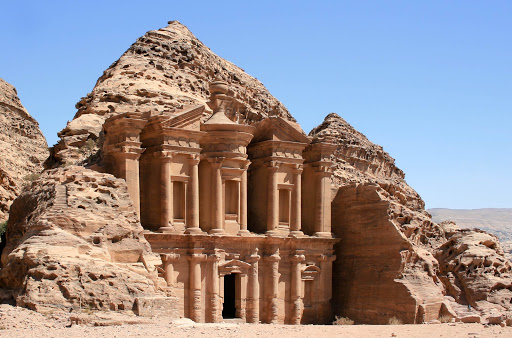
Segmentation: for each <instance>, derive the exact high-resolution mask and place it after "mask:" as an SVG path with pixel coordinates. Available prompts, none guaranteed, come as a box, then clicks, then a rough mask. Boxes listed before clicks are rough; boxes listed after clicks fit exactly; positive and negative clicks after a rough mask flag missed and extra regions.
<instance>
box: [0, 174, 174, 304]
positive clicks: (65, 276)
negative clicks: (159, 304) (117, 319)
mask: <svg viewBox="0 0 512 338" xmlns="http://www.w3.org/2000/svg"><path fill="white" fill-rule="evenodd" d="M142 231H143V229H142V227H141V225H140V223H139V222H138V219H137V214H136V213H135V211H134V209H133V205H132V203H131V201H130V199H129V197H128V191H127V189H126V183H125V182H124V180H122V179H117V178H115V177H113V176H111V175H108V174H102V173H98V172H95V171H91V170H87V169H84V168H82V167H76V166H70V167H66V168H61V169H54V170H50V171H47V172H45V173H43V174H42V176H41V177H40V178H39V179H38V180H36V181H34V182H33V183H32V184H31V186H30V187H29V189H26V190H25V191H24V192H23V193H22V194H21V195H20V196H19V197H18V198H17V199H16V201H15V202H14V203H13V205H12V208H11V215H10V218H9V222H8V229H7V235H8V236H7V239H8V243H7V246H6V248H5V249H4V252H3V254H2V269H1V270H0V288H4V289H7V290H9V291H10V292H11V294H12V296H13V297H14V298H15V300H16V304H17V305H20V306H25V307H29V308H31V309H35V310H38V311H44V310H48V309H56V308H60V309H73V308H80V307H82V308H90V309H99V310H125V309H126V310H131V309H132V308H133V306H134V304H135V303H136V299H137V298H140V300H138V304H140V305H142V304H144V300H145V299H149V298H152V297H153V298H154V297H157V296H158V297H160V298H162V297H163V299H164V300H165V299H166V298H165V294H164V292H163V291H162V290H161V289H159V278H158V273H157V270H156V267H155V263H156V264H157V265H158V264H160V263H161V262H160V261H159V257H158V256H155V255H153V254H152V253H151V248H150V247H149V244H148V242H147V241H146V240H145V239H144V237H143V235H142ZM168 304H169V306H168V307H167V309H168V310H169V311H171V310H172V304H173V298H168ZM141 307H142V306H141ZM141 311H142V309H141Z"/></svg>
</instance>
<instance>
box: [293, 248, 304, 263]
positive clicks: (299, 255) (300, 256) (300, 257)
mask: <svg viewBox="0 0 512 338" xmlns="http://www.w3.org/2000/svg"><path fill="white" fill-rule="evenodd" d="M304 252H305V250H295V254H294V255H291V257H290V260H291V261H292V262H304V261H305V260H306V256H304Z"/></svg>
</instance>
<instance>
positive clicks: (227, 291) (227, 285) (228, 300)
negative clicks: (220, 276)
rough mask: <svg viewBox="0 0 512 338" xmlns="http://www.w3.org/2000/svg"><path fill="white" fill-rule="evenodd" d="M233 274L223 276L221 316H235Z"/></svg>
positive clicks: (234, 283)
mask: <svg viewBox="0 0 512 338" xmlns="http://www.w3.org/2000/svg"><path fill="white" fill-rule="evenodd" d="M235 276H236V275H235V274H229V275H225V276H224V307H223V308H222V318H235V317H236V306H235V297H236V282H235Z"/></svg>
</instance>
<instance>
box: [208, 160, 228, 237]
mask: <svg viewBox="0 0 512 338" xmlns="http://www.w3.org/2000/svg"><path fill="white" fill-rule="evenodd" d="M209 160H210V163H211V166H212V173H213V175H212V176H213V177H212V195H213V196H212V198H213V200H212V202H213V203H212V212H213V217H212V221H213V222H212V223H213V224H212V226H213V229H212V230H211V231H210V233H211V234H213V235H222V234H224V233H225V230H224V208H223V205H224V203H223V196H224V194H223V191H222V190H223V184H222V169H221V168H222V162H223V160H224V158H214V159H209Z"/></svg>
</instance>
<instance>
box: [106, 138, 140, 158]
mask: <svg viewBox="0 0 512 338" xmlns="http://www.w3.org/2000/svg"><path fill="white" fill-rule="evenodd" d="M141 145H142V143H141V142H134V141H125V142H120V143H117V144H114V145H110V146H108V147H107V148H106V149H105V150H106V151H105V152H106V153H108V154H110V155H112V156H114V157H118V158H128V159H134V160H138V159H139V158H140V155H141V154H142V153H143V152H144V150H146V149H144V148H141V147H140V146H141Z"/></svg>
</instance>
